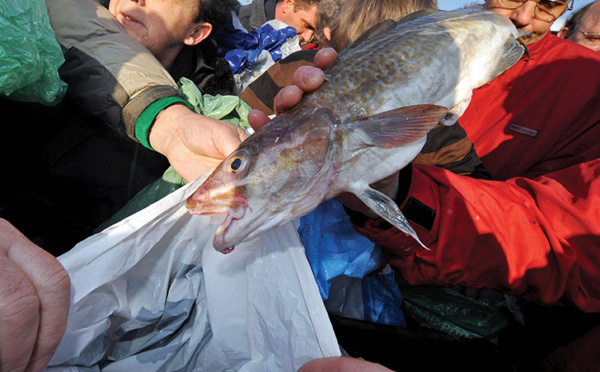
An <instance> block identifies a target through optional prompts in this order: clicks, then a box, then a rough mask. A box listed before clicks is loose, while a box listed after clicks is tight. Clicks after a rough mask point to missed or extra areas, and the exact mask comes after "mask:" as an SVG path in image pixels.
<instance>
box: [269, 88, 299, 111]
mask: <svg viewBox="0 0 600 372" xmlns="http://www.w3.org/2000/svg"><path fill="white" fill-rule="evenodd" d="M301 99H302V90H301V89H300V88H299V87H297V86H295V85H290V86H287V87H285V88H283V89H282V90H280V91H279V93H277V95H276V96H275V100H274V102H273V107H274V108H275V113H276V114H279V113H281V112H283V111H285V110H287V109H289V108H291V107H293V106H295V105H297V104H298V102H300V100H301Z"/></svg>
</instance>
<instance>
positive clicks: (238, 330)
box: [47, 179, 340, 372]
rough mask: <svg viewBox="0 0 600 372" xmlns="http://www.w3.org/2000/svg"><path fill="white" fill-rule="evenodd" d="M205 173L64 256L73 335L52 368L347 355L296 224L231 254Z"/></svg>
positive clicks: (250, 362) (163, 366)
mask: <svg viewBox="0 0 600 372" xmlns="http://www.w3.org/2000/svg"><path fill="white" fill-rule="evenodd" d="M201 181H202V179H199V180H196V181H194V182H192V183H190V184H188V185H186V186H183V187H182V188H180V189H178V190H176V191H174V192H173V193H171V194H169V195H167V196H166V197H164V198H163V199H161V200H160V201H158V202H156V203H154V204H152V205H150V206H149V207H147V208H145V209H143V210H141V211H140V212H137V213H136V214H134V215H132V216H130V217H129V218H126V219H125V220H123V221H121V222H119V223H117V224H115V225H113V226H111V227H109V228H108V229H106V230H104V231H103V232H101V233H98V234H96V235H93V236H91V237H90V238H88V239H86V240H84V241H83V242H81V243H79V244H78V245H77V246H76V247H75V248H73V249H72V250H71V251H69V252H67V253H66V254H64V255H62V256H60V257H59V261H60V262H61V263H62V264H63V265H64V266H65V268H66V269H67V271H68V272H69V275H70V277H71V281H72V305H71V309H70V312H69V320H68V326H67V331H66V333H65V335H64V337H63V339H62V341H61V344H60V345H59V347H58V350H57V352H56V354H55V355H54V357H53V359H52V361H51V362H50V366H49V367H48V368H47V371H51V372H55V371H100V370H102V371H127V370H139V371H211V372H213V371H261V372H262V371H295V370H296V369H297V368H299V367H300V366H301V365H303V364H304V363H305V362H307V361H308V360H311V359H315V358H321V357H326V356H336V355H340V350H339V346H338V344H337V340H336V338H335V334H334V333H333V329H332V326H331V323H330V321H329V318H328V315H327V312H326V310H325V308H324V305H323V301H322V299H321V297H320V295H319V292H318V288H317V286H316V284H315V282H314V278H313V276H312V272H311V269H310V266H309V265H308V262H307V260H306V256H305V255H304V251H303V249H302V245H301V244H300V241H299V238H298V235H297V232H296V226H294V225H293V224H288V225H285V226H283V227H281V228H278V229H275V230H273V231H271V232H269V233H266V234H263V235H262V236H261V237H258V238H257V239H255V240H253V241H251V242H247V243H243V244H240V245H239V246H237V247H236V249H235V250H234V251H233V252H232V253H230V254H228V255H223V254H221V253H219V252H217V251H216V250H215V249H214V248H213V247H212V239H213V236H214V233H215V230H216V228H217V226H218V225H219V223H220V221H214V220H213V219H212V218H211V217H209V216H195V215H191V214H190V213H189V212H188V211H187V209H186V208H185V206H184V202H185V200H186V199H187V197H188V196H189V195H191V193H192V192H194V191H195V190H196V188H197V187H198V186H199V185H200V183H201Z"/></svg>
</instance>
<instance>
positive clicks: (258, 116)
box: [248, 109, 271, 131]
mask: <svg viewBox="0 0 600 372" xmlns="http://www.w3.org/2000/svg"><path fill="white" fill-rule="evenodd" d="M269 121H271V119H269V117H268V116H267V114H265V113H264V112H262V111H260V110H257V109H254V110H252V111H250V113H248V122H249V123H250V126H251V127H252V129H254V130H255V131H256V130H259V129H260V128H262V127H263V126H264V125H265V124H267V123H268V122H269Z"/></svg>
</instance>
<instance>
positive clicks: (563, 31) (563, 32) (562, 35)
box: [556, 27, 569, 39]
mask: <svg viewBox="0 0 600 372" xmlns="http://www.w3.org/2000/svg"><path fill="white" fill-rule="evenodd" d="M556 36H558V37H560V38H562V39H566V38H568V37H569V28H568V27H563V28H561V29H560V31H558V33H557V34H556Z"/></svg>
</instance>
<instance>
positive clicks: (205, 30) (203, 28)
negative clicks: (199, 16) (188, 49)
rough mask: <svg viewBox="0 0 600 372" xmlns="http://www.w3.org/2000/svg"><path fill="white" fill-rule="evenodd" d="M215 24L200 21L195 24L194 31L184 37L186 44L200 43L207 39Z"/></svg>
mask: <svg viewBox="0 0 600 372" xmlns="http://www.w3.org/2000/svg"><path fill="white" fill-rule="evenodd" d="M212 28H213V26H212V25H211V24H210V23H208V22H202V23H198V24H197V25H196V26H194V29H193V30H192V32H191V33H190V34H189V36H187V37H186V38H185V39H183V43H184V44H185V45H190V46H191V45H198V44H200V42H202V40H204V39H206V38H207V37H208V35H210V33H211V32H212Z"/></svg>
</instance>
